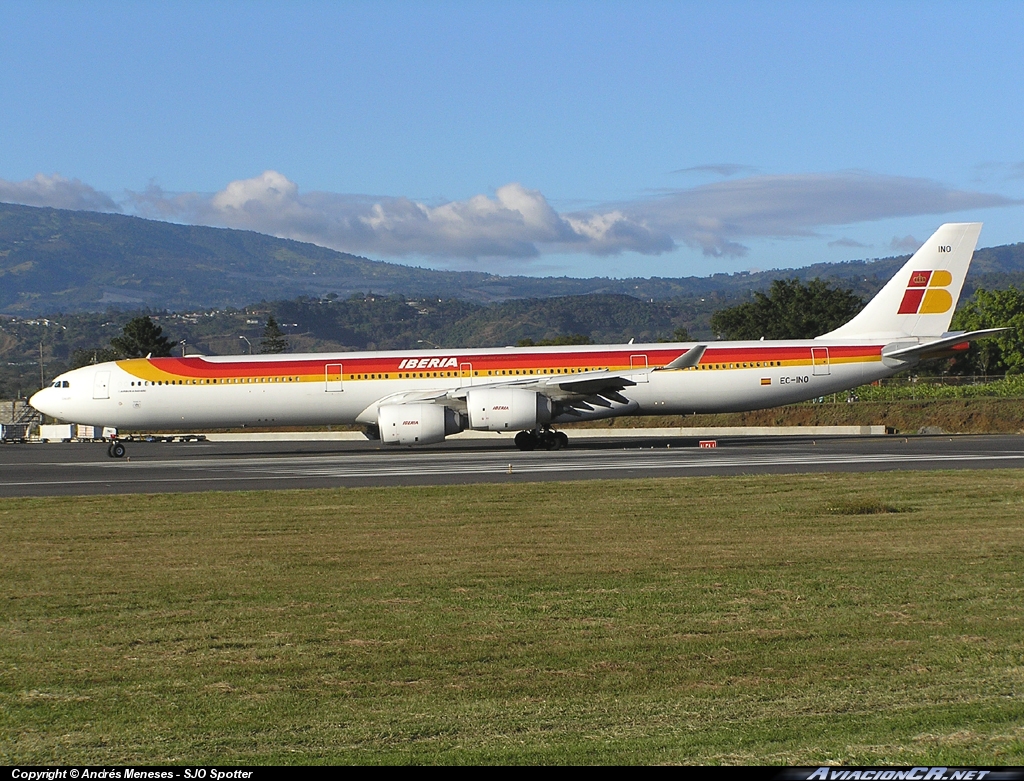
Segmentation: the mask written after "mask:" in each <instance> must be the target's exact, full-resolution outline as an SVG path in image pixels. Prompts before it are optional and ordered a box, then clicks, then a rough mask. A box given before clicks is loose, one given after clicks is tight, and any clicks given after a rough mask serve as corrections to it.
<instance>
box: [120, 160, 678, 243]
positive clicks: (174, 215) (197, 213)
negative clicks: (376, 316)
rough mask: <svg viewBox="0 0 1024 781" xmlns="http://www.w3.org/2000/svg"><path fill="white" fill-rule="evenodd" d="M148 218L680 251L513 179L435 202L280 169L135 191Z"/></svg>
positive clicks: (370, 236)
mask: <svg viewBox="0 0 1024 781" xmlns="http://www.w3.org/2000/svg"><path fill="white" fill-rule="evenodd" d="M130 197H131V202H132V204H133V206H134V208H135V209H136V211H137V212H138V213H139V214H140V215H142V216H148V217H157V218H162V219H176V220H182V221H185V222H197V223H200V224H205V225H220V226H224V227H229V228H241V229H247V230H255V231H260V232H262V233H271V234H274V235H276V236H283V237H287V238H293V239H299V240H302V241H310V242H313V243H316V244H321V245H325V246H329V247H334V248H335V249H341V250H344V251H347V252H365V253H369V254H374V255H385V256H403V255H434V256H445V257H459V258H479V257H505V258H529V257H536V256H537V255H539V254H540V252H541V247H544V248H545V249H556V248H557V249H560V250H562V251H569V252H588V253H591V254H596V255H605V254H615V253H618V252H623V251H625V250H632V251H635V252H641V253H645V254H656V253H659V252H664V251H667V250H670V249H673V248H674V246H675V245H674V243H673V241H672V238H671V236H669V235H667V234H665V233H656V232H652V231H651V230H650V229H649V228H647V227H646V226H645V225H644V224H643V221H642V219H634V218H630V217H627V216H626V215H625V214H623V213H622V212H621V211H617V210H614V209H613V210H609V211H606V212H589V213H580V214H574V215H566V216H562V215H560V214H558V212H556V211H555V210H554V209H553V208H552V207H551V205H550V204H549V203H548V202H547V199H546V198H544V196H543V195H542V194H541V193H540V192H538V191H537V190H530V189H527V188H525V187H523V186H522V185H521V184H517V183H512V184H507V185H505V186H503V187H499V188H498V189H497V190H496V191H495V193H494V197H489V196H486V195H475V196H473V197H472V198H468V199H466V200H463V201H450V202H448V203H443V204H440V205H437V206H429V205H427V204H424V203H420V202H417V201H413V200H410V199H408V198H401V197H369V196H362V195H344V194H338V193H326V192H311V193H300V191H299V188H298V186H297V185H296V184H295V183H294V182H292V181H290V180H289V179H288V178H287V177H285V176H283V175H282V174H280V173H278V172H276V171H265V172H264V173H263V174H261V175H260V176H256V177H253V178H252V179H242V180H239V181H235V182H231V183H230V184H228V186H227V187H225V188H224V189H223V190H221V191H220V192H218V193H216V194H215V195H213V196H212V197H207V198H204V197H201V196H199V195H197V194H194V193H186V194H178V195H170V194H165V193H163V191H161V190H160V188H159V187H157V186H156V185H151V186H150V187H149V188H148V189H147V190H145V191H144V192H142V193H131V194H130Z"/></svg>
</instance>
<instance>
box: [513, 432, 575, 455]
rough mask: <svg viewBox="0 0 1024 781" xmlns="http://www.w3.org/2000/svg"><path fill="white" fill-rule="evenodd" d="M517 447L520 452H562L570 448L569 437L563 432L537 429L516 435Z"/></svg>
mask: <svg viewBox="0 0 1024 781" xmlns="http://www.w3.org/2000/svg"><path fill="white" fill-rule="evenodd" d="M516 447H517V448H519V449H520V450H561V449H562V448H563V447H569V437H567V436H566V435H565V434H564V433H563V432H561V431H552V430H551V429H549V428H545V429H539V428H535V429H533V431H520V432H519V433H518V434H516Z"/></svg>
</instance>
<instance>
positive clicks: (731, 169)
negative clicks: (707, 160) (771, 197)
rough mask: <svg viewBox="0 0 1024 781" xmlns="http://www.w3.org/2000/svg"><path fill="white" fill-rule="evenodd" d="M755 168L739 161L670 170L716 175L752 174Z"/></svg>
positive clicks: (677, 172) (682, 172)
mask: <svg viewBox="0 0 1024 781" xmlns="http://www.w3.org/2000/svg"><path fill="white" fill-rule="evenodd" d="M756 172H757V169H756V168H754V167H753V166H752V165H740V164H739V163H711V164H709V165H694V166H690V167H689V168H679V169H677V170H675V171H672V173H674V174H715V175H717V176H724V177H730V176H736V174H753V173H756Z"/></svg>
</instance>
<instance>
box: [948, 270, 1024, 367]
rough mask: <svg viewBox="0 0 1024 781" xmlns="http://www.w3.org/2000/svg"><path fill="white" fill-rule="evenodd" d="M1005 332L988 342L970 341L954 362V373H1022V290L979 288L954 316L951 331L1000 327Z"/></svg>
mask: <svg viewBox="0 0 1024 781" xmlns="http://www.w3.org/2000/svg"><path fill="white" fill-rule="evenodd" d="M1007 326H1009V327H1010V328H1012V329H1013V330H1011V331H1006V332H1004V333H1001V334H997V335H996V336H993V337H989V338H987V339H980V340H979V341H977V342H971V346H970V348H969V349H968V350H966V351H965V352H964V353H963V354H962V355H959V356H957V357H956V358H954V359H953V361H952V364H951V366H950V372H951V373H953V374H985V375H987V374H1021V373H1024V339H1022V335H1024V290H1018V289H1017V288H1015V287H1008V288H1007V289H1006V290H984V289H983V288H978V289H977V290H976V291H975V292H974V295H973V296H971V298H970V299H969V300H968V301H966V302H965V303H964V305H963V306H962V307H960V309H958V310H957V312H956V314H955V315H953V322H952V323H951V324H950V330H953V331H978V330H980V329H982V328H1003V327H1007Z"/></svg>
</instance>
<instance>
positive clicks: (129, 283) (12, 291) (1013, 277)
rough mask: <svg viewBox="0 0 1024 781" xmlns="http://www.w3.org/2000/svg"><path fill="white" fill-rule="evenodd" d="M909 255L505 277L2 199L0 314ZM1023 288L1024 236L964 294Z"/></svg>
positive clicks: (624, 286)
mask: <svg viewBox="0 0 1024 781" xmlns="http://www.w3.org/2000/svg"><path fill="white" fill-rule="evenodd" d="M905 260H906V256H903V257H896V258H885V259H880V260H872V261H850V262H847V263H819V264H815V265H813V266H808V267H806V268H801V269H787V270H772V271H762V272H758V273H752V274H748V273H745V272H743V273H738V274H714V275H712V276H708V277H684V278H679V279H665V278H659V277H653V278H650V279H646V278H634V279H607V278H593V279H575V278H572V277H543V278H537V277H503V276H497V275H493V274H485V273H481V272H473V271H434V270H431V269H424V268H416V267H412V266H403V265H399V264H396V263H384V262H381V261H376V260H369V259H367V258H361V257H358V256H356V255H350V254H347V253H344V252H336V251H334V250H330V249H326V248H324V247H318V246H316V245H314V244H307V243H304V242H300V241H292V240H289V239H278V238H274V237H272V236H265V235H263V234H260V233H253V232H251V231H239V230H231V229H226V228H207V227H200V226H193V225H175V224H172V223H167V222H158V221H155V220H145V219H141V218H139V217H127V216H124V215H120V214H101V213H97V212H82V211H67V210H63V209H49V208H38V207H33V206H19V205H14V204H0V312H6V313H9V314H16V315H38V314H44V313H53V312H82V311H102V310H105V309H107V308H108V307H111V306H113V307H115V308H121V309H126V308H131V309H136V308H140V307H148V308H151V309H171V310H178V311H181V310H188V309H194V308H200V309H201V308H209V307H224V306H244V305H246V304H250V303H252V302H254V301H259V300H282V299H289V298H296V297H299V296H315V297H320V296H324V295H326V294H328V293H337V294H339V295H341V296H346V295H350V294H352V293H356V292H369V291H373V292H375V293H383V294H390V293H401V294H404V295H408V296H414V297H437V298H458V299H463V300H467V301H475V302H479V303H489V302H494V301H505V300H509V299H519V298H548V297H553V296H570V295H589V294H605V295H629V296H633V297H636V298H645V299H671V298H676V299H679V298H697V297H701V296H706V295H711V294H717V295H720V296H723V297H724V298H726V299H735V298H737V297H740V296H743V295H748V294H749V292H750V291H751V290H762V289H765V288H767V287H768V286H769V285H770V284H771V281H772V280H774V279H778V278H780V277H797V278H799V279H802V280H807V279H812V278H814V277H816V276H820V277H822V278H825V279H829V280H833V281H835V282H838V283H839V284H841V285H843V286H844V287H850V288H853V290H854V291H855V292H856V293H858V294H859V295H862V296H865V297H867V296H870V295H871V294H873V293H874V292H875V291H876V290H877V289H878V288H879V287H880V286H881V284H882V283H884V282H885V280H887V279H888V278H889V277H890V276H891V275H892V273H893V272H894V271H895V270H896V269H897V268H898V267H899V266H900V265H901V264H902V263H903V262H904V261H905ZM1009 284H1017V285H1020V286H1024V244H1014V245H1009V246H1004V247H994V248H990V249H983V250H979V251H978V252H977V253H976V255H975V262H974V266H973V267H972V272H971V276H970V277H968V288H969V290H968V291H966V292H970V289H973V288H975V287H1005V286H1006V285H1009Z"/></svg>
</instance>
